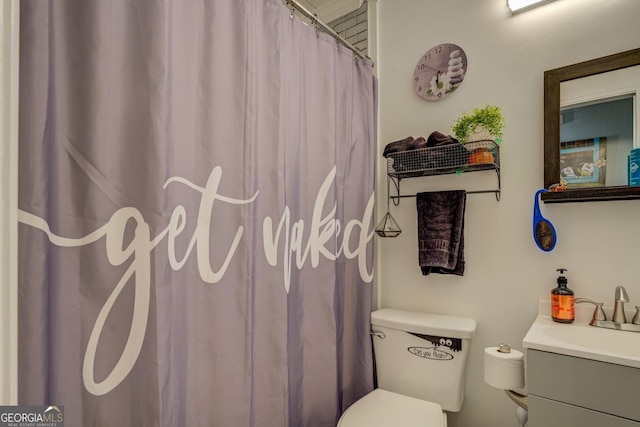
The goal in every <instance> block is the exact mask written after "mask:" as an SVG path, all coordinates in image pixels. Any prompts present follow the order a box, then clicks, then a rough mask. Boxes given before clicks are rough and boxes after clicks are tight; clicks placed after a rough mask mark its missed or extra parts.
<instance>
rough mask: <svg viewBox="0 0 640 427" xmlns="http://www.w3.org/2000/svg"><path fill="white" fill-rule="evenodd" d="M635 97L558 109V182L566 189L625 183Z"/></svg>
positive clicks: (632, 139) (632, 137) (626, 181)
mask: <svg viewBox="0 0 640 427" xmlns="http://www.w3.org/2000/svg"><path fill="white" fill-rule="evenodd" d="M634 101H635V96H633V95H631V96H626V97H623V98H620V99H613V100H604V101H602V102H595V103H589V104H586V105H579V106H570V107H564V108H562V109H561V110H560V182H561V183H563V184H566V185H567V188H585V187H603V186H615V185H627V184H628V179H627V156H628V155H629V153H630V152H631V149H632V148H633V146H634V144H633V141H634V135H633V106H634Z"/></svg>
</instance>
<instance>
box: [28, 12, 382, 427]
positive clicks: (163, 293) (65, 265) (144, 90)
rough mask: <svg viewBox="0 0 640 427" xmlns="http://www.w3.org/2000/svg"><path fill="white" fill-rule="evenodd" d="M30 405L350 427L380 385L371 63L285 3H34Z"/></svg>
mask: <svg viewBox="0 0 640 427" xmlns="http://www.w3.org/2000/svg"><path fill="white" fill-rule="evenodd" d="M20 55H21V58H20V147H19V148H20V165H19V168H20V177H19V209H20V211H19V221H20V226H19V264H20V265H19V313H20V314H19V333H20V348H19V355H20V362H19V403H20V404H25V405H60V406H64V413H65V421H66V424H65V425H67V426H71V427H75V426H82V427H88V426H165V427H176V426H189V427H195V426H206V427H210V426H222V427H244V426H274V427H283V426H291V427H299V426H300V427H302V426H335V424H336V421H337V419H338V417H339V415H340V414H341V413H342V412H343V411H344V410H345V409H346V408H347V407H348V406H349V405H350V404H351V403H353V402H354V401H355V400H357V399H358V398H360V397H361V396H363V395H364V394H365V393H367V392H368V391H370V390H371V389H372V387H373V379H372V357H371V347H370V346H371V343H370V337H369V319H370V308H371V292H372V290H371V281H372V269H373V267H372V245H373V243H372V235H373V227H374V224H373V223H372V221H373V218H372V213H373V181H374V161H375V140H376V136H375V126H376V124H375V120H376V113H375V104H376V82H375V78H374V77H373V76H372V64H371V62H370V61H367V60H354V56H353V54H352V53H351V52H350V51H349V50H347V49H345V48H342V47H340V46H338V45H337V44H336V42H335V41H334V40H333V39H331V38H330V37H328V36H327V35H326V34H322V33H317V32H316V31H314V29H313V27H309V26H307V25H305V24H304V23H303V22H301V20H300V19H299V18H298V17H292V15H291V13H290V11H289V10H288V9H287V8H286V7H285V6H284V5H283V4H282V3H281V1H280V0H175V1H170V0H168V1H157V0H136V1H131V0H109V1H104V0H64V1H53V0H52V1H44V0H31V1H25V2H22V3H21V54H20Z"/></svg>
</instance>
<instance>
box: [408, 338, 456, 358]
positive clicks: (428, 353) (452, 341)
mask: <svg viewBox="0 0 640 427" xmlns="http://www.w3.org/2000/svg"><path fill="white" fill-rule="evenodd" d="M411 335H413V336H416V337H418V338H420V339H423V340H425V341H428V342H430V343H431V344H432V346H429V347H422V346H413V347H409V348H407V351H409V353H411V354H413V355H414V356H418V357H422V358H425V359H431V360H453V358H454V356H453V354H452V353H449V352H448V351H447V350H451V351H454V352H456V351H460V350H462V340H461V339H460V338H449V337H437V336H433V335H423V334H414V333H411Z"/></svg>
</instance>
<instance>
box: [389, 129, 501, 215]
mask: <svg viewBox="0 0 640 427" xmlns="http://www.w3.org/2000/svg"><path fill="white" fill-rule="evenodd" d="M484 170H494V171H495V172H496V176H497V178H498V188H497V189H494V190H480V191H468V192H467V194H478V193H495V196H496V200H500V191H501V184H500V146H499V145H498V144H496V142H495V141H492V140H481V141H473V142H467V143H466V144H449V145H443V146H440V147H429V148H420V149H417V150H406V151H399V152H395V153H389V154H388V155H387V176H388V177H389V178H391V179H392V180H393V181H394V184H395V186H396V189H397V195H395V196H390V198H391V199H393V200H394V204H396V205H397V204H398V202H396V200H398V199H400V198H404V197H415V196H416V195H415V194H413V195H401V194H400V181H401V180H402V179H405V178H417V177H424V176H434V175H446V174H454V173H455V174H461V173H467V172H478V171H484Z"/></svg>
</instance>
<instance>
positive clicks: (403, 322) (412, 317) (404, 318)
mask: <svg viewBox="0 0 640 427" xmlns="http://www.w3.org/2000/svg"><path fill="white" fill-rule="evenodd" d="M371 324H372V325H374V326H383V327H387V328H392V329H398V330H401V331H406V332H413V333H418V334H426V335H437V336H446V337H452V338H463V339H464V338H467V339H468V338H472V337H473V334H474V333H475V331H476V321H475V320H473V319H469V318H466V317H456V316H445V315H442V314H432V313H422V312H417V311H408V310H399V309H394V308H383V309H380V310H377V311H374V312H372V313H371Z"/></svg>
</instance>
